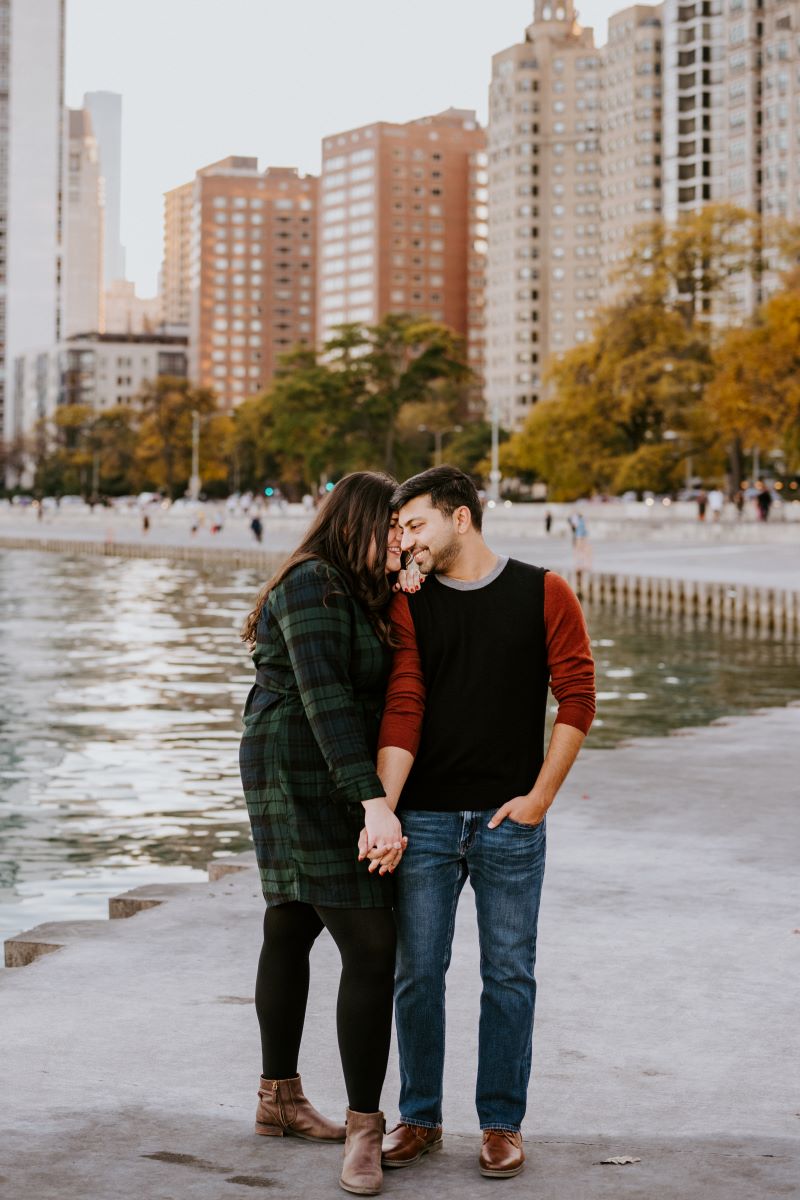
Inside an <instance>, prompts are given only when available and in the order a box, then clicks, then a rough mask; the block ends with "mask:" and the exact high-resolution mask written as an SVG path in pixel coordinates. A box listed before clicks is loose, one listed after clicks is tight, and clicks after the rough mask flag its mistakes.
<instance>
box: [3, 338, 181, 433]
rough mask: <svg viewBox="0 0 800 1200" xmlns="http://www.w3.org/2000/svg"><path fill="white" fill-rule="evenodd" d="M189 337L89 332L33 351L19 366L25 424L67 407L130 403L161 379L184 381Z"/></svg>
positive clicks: (31, 424)
mask: <svg viewBox="0 0 800 1200" xmlns="http://www.w3.org/2000/svg"><path fill="white" fill-rule="evenodd" d="M186 367H187V348H186V338H185V337H181V336H175V335H171V334H165V333H146V334H130V333H129V334H124V333H90V334H78V335H77V336H76V337H71V338H66V339H65V340H64V341H63V342H60V343H59V344H58V345H55V346H49V347H44V348H41V349H31V350H28V351H27V352H26V353H25V354H21V355H20V356H19V358H18V359H17V363H16V385H17V402H18V404H19V407H20V409H21V410H22V411H23V413H24V424H25V427H26V428H27V429H32V428H33V427H34V426H35V425H36V422H37V421H39V420H42V419H43V418H47V417H50V416H52V415H53V413H54V412H55V411H56V409H57V408H58V407H60V406H61V405H63V404H82V405H87V406H88V407H89V408H93V409H94V410H95V411H100V410H103V409H108V408H114V407H115V406H116V405H120V404H121V405H129V404H132V403H133V402H134V401H135V399H136V397H137V396H138V394H139V393H140V392H141V390H142V387H143V386H144V384H145V383H147V382H152V381H153V380H155V379H158V378H160V377H162V376H177V377H178V378H185V377H186Z"/></svg>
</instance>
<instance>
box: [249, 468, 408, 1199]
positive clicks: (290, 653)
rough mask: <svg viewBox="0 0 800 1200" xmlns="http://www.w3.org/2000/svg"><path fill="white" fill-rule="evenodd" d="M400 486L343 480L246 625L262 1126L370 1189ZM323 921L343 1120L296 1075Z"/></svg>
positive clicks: (387, 870)
mask: <svg viewBox="0 0 800 1200" xmlns="http://www.w3.org/2000/svg"><path fill="white" fill-rule="evenodd" d="M394 486H395V484H394V482H393V480H391V479H389V478H388V477H387V476H385V475H377V474H372V473H369V472H359V473H356V474H353V475H349V476H347V477H346V478H345V479H343V480H342V481H341V482H340V483H339V484H337V486H336V488H335V489H334V490H333V492H331V494H330V496H329V497H328V498H327V499H326V501H325V502H324V504H323V505H322V507H321V508H320V510H319V512H318V514H317V516H316V518H315V520H314V522H313V524H312V525H311V528H310V529H309V531H308V533H307V534H306V536H305V538H304V539H303V541H302V542H301V544H300V546H299V547H298V548H297V550H295V551H294V553H293V554H292V555H290V557H289V559H288V560H287V562H286V563H284V565H283V567H282V568H281V570H280V571H279V572H278V574H277V575H276V576H275V577H274V578H273V579H272V580H270V582H269V583H268V584H267V585H266V587H265V588H264V590H263V591H262V593H261V595H260V596H259V598H258V601H257V603H256V607H255V608H254V610H253V612H252V613H251V614H250V616H249V618H248V620H247V622H246V625H245V628H244V631H243V638H244V639H245V640H246V641H247V642H249V644H250V645H251V646H252V647H253V659H254V662H255V665H256V683H255V685H254V687H253V689H252V690H251V692H250V695H249V696H248V700H247V704H246V707H245V713H244V725H245V729H244V736H243V738H242V744H241V751H240V766H241V773H242V783H243V786H244V791H245V797H246V800H247V807H248V812H249V815H250V821H251V825H252V830H253V840H254V843H255V850H256V857H257V860H258V865H259V869H260V873H261V882H262V889H263V892H264V897H265V899H266V902H267V910H266V913H265V916H264V945H263V948H262V951H261V957H260V960H259V966H258V975H257V980H256V1012H257V1015H258V1020H259V1025H260V1029H261V1042H262V1056H263V1073H262V1078H261V1086H260V1088H259V1103H258V1111H257V1114H256V1132H257V1133H261V1134H264V1135H266V1136H276V1137H281V1136H283V1135H284V1134H288V1135H290V1136H295V1137H302V1138H307V1139H309V1140H311V1141H345V1152H344V1164H343V1168H342V1176H341V1180H340V1182H341V1185H342V1187H343V1188H344V1189H345V1190H346V1191H353V1192H356V1193H358V1194H361V1195H375V1194H376V1193H377V1192H378V1191H380V1187H381V1167H380V1155H381V1138H382V1133H383V1128H384V1120H383V1114H382V1113H381V1112H380V1111H379V1106H380V1095H381V1088H382V1086H383V1080H384V1076H385V1073H386V1064H387V1061H388V1055H389V1045H390V1038H391V1019H392V986H393V976H394V956H395V928H394V920H393V917H392V910H391V903H392V894H391V878H390V876H391V872H392V871H393V870H394V868H395V867H396V865H397V863H398V862H399V861H400V857H401V855H402V850H403V844H402V838H401V828H400V823H399V821H398V819H397V817H396V816H395V814H394V811H393V810H392V808H391V807H390V805H389V804H388V802H387V800H386V798H385V796H384V792H383V788H382V786H381V783H380V780H379V779H378V777H377V775H376V773H375V751H376V744H377V735H378V727H379V722H380V715H381V709H382V706H383V697H384V692H385V688H386V682H387V678H388V672H389V667H390V665H391V641H392V639H391V632H390V629H389V626H388V623H387V619H386V612H387V608H388V604H389V599H390V595H391V590H390V586H389V582H388V580H387V574H388V573H390V572H397V571H399V570H400V566H401V563H400V534H399V531H398V530H397V528H396V524H397V522H396V516H395V515H393V513H392V510H391V496H392V492H393V490H394ZM409 749H413V748H412V747H409ZM362 826H365V828H366V833H367V842H368V845H369V846H370V847H371V848H372V850H373V854H374V855H375V856H376V857H374V858H373V861H371V862H370V864H369V867H367V865H366V864H363V863H359V861H358V846H357V842H358V836H359V831H360V829H361V827H362ZM323 928H327V929H328V931H329V932H330V934H331V936H332V937H333V939H334V941H335V942H336V945H337V947H338V949H339V951H340V954H341V957H342V974H341V980H340V985H339V998H338V1004H337V1031H338V1038H339V1050H340V1054H341V1058H342V1067H343V1070H344V1076H345V1083H346V1086H347V1096H348V1105H349V1107H348V1111H347V1124H346V1128H345V1127H344V1126H341V1125H337V1124H335V1123H334V1122H332V1121H329V1120H327V1119H326V1118H325V1117H323V1116H321V1114H320V1113H318V1112H317V1111H316V1110H315V1109H314V1108H313V1107H312V1106H311V1104H310V1103H309V1102H308V1100H307V1099H306V1098H305V1096H304V1095H303V1090H302V1083H301V1080H300V1077H299V1075H298V1074H297V1060H298V1054H299V1049H300V1040H301V1037H302V1032H303V1022H304V1017H305V1009H306V1000H307V996H308V979H309V953H310V951H311V947H312V945H313V943H314V941H315V939H316V938H317V936H318V935H319V933H320V932H321V931H322V929H323Z"/></svg>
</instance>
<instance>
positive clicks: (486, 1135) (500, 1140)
mask: <svg viewBox="0 0 800 1200" xmlns="http://www.w3.org/2000/svg"><path fill="white" fill-rule="evenodd" d="M478 1165H479V1166H480V1170H481V1175H485V1176H486V1177H487V1178H488V1179H510V1178H511V1177H512V1175H519V1173H520V1171H521V1170H522V1168H523V1167H524V1166H525V1152H524V1150H523V1149H522V1134H521V1133H516V1132H515V1131H514V1130H513V1129H484V1131H483V1145H482V1146H481V1157H480V1160H479V1163H478Z"/></svg>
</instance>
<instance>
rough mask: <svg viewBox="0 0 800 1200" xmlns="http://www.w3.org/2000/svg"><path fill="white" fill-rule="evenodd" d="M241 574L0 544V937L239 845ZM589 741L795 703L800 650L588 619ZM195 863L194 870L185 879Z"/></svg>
mask: <svg viewBox="0 0 800 1200" xmlns="http://www.w3.org/2000/svg"><path fill="white" fill-rule="evenodd" d="M260 582H261V581H260V579H259V578H258V577H257V576H256V575H255V574H254V572H253V571H252V570H235V569H229V568H225V567H214V568H205V567H199V566H194V565H190V564H174V563H169V562H166V561H159V560H153V559H124V560H122V559H104V558H89V557H79V556H75V557H71V556H63V555H55V554H39V553H34V552H28V551H0V939H2V937H6V936H8V935H9V934H12V933H17V932H19V931H20V930H22V929H28V928H30V927H31V926H33V925H36V924H39V923H40V922H42V921H47V920H67V919H72V918H87V917H102V916H105V915H106V913H107V898H108V896H111V895H115V894H117V893H118V892H122V891H125V890H127V889H128V888H131V887H137V886H139V885H140V884H145V883H157V882H176V881H180V880H188V879H194V878H201V877H204V874H205V867H206V863H207V862H208V861H209V859H211V858H214V857H219V856H222V855H225V854H231V853H238V852H239V851H242V850H246V849H249V830H248V824H247V816H246V812H245V809H244V803H243V800H242V796H241V790H240V785H239V776H238V766H237V748H238V741H239V728H240V726H239V717H240V712H241V708H242V705H243V702H244V699H245V696H246V695H247V691H248V688H249V686H250V683H251V679H252V670H251V667H250V661H249V657H248V655H247V652H246V650H245V648H244V647H243V646H242V644H241V643H240V642H239V640H238V628H239V626H240V624H241V621H242V618H243V616H244V614H245V612H246V611H247V609H248V607H249V606H250V604H251V601H252V598H253V596H254V595H255V592H256V591H257V589H258V587H259V585H260ZM588 616H589V621H590V628H591V630H592V635H593V640H594V646H595V654H596V660H597V669H598V692H599V706H598V720H597V722H596V724H595V726H594V728H593V730H592V733H591V735H590V739H589V745H591V746H594V747H611V746H614V745H615V744H616V743H617V742H619V741H620V740H622V739H624V738H629V737H635V736H643V735H648V736H651V735H661V734H666V733H668V732H669V730H670V729H674V728H678V727H680V726H686V725H697V724H705V723H708V722H709V721H711V720H714V719H715V718H718V717H722V716H725V715H726V714H730V713H735V712H745V711H748V710H750V709H753V708H758V707H763V706H768V705H780V704H785V703H786V702H787V701H789V700H793V699H796V698H797V697H798V692H799V690H800V689H799V688H798V684H799V681H800V645H799V644H797V643H781V642H778V641H764V640H757V641H756V640H749V639H742V638H736V637H734V636H731V635H729V634H725V633H722V632H718V631H712V630H708V629H705V628H698V627H694V628H692V627H685V626H683V627H682V626H681V625H680V624H679V623H676V622H674V621H665V620H657V619H654V618H650V617H646V616H641V615H634V616H632V615H622V614H616V613H612V612H608V611H596V612H593V611H590V612H589V614H588ZM201 873H202V874H201Z"/></svg>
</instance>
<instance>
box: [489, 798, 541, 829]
mask: <svg viewBox="0 0 800 1200" xmlns="http://www.w3.org/2000/svg"><path fill="white" fill-rule="evenodd" d="M551 804H552V800H545V799H542V798H540V797H538V796H535V795H531V796H515V797H514V799H513V800H508V801H507V802H506V803H505V804H503V805H501V806H500V808H498V810H497V812H496V813H495V814H494V816H493V817H492V819H491V821H490V822H489V829H497V826H498V825H501V824H502V823H503V821H505V819H506V817H511V820H512V821H516V822H517V824H518V825H541V823H542V821H543V820H544V818H545V814H546V812H547V810H548V808H549V807H550V805H551Z"/></svg>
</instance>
